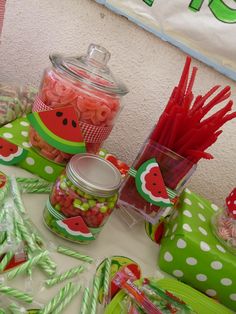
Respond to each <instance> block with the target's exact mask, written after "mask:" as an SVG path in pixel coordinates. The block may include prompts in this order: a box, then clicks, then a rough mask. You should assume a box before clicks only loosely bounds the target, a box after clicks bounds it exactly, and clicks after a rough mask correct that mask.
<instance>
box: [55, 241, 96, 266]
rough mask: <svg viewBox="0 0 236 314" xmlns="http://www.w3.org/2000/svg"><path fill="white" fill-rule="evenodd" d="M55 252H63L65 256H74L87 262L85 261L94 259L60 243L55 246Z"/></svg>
mask: <svg viewBox="0 0 236 314" xmlns="http://www.w3.org/2000/svg"><path fill="white" fill-rule="evenodd" d="M57 252H58V253H61V254H64V255H67V256H70V257H73V258H76V259H78V260H80V261H83V262H87V263H93V261H94V259H93V258H92V257H90V256H88V255H83V254H80V253H79V252H77V251H74V250H71V249H69V248H67V247H64V246H61V245H59V246H58V247H57Z"/></svg>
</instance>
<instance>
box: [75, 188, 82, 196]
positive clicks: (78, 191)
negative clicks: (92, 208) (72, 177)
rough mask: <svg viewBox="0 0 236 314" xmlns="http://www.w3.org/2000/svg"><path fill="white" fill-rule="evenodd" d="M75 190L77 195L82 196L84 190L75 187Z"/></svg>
mask: <svg viewBox="0 0 236 314" xmlns="http://www.w3.org/2000/svg"><path fill="white" fill-rule="evenodd" d="M76 192H77V194H79V195H81V196H84V192H83V191H81V190H80V189H78V188H77V189H76Z"/></svg>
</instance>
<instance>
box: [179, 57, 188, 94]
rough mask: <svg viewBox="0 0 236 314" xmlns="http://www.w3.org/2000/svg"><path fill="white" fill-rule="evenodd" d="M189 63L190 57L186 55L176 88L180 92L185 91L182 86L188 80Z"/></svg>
mask: <svg viewBox="0 0 236 314" xmlns="http://www.w3.org/2000/svg"><path fill="white" fill-rule="evenodd" d="M190 64H191V58H190V57H189V56H187V58H186V61H185V65H184V69H183V72H182V75H181V77H180V80H179V84H178V90H179V91H180V94H182V93H185V89H184V88H185V86H186V83H187V80H188V75H189V68H190Z"/></svg>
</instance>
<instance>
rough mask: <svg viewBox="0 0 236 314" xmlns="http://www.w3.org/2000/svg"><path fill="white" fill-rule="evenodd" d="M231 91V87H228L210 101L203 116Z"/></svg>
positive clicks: (204, 108)
mask: <svg viewBox="0 0 236 314" xmlns="http://www.w3.org/2000/svg"><path fill="white" fill-rule="evenodd" d="M229 91H230V86H226V87H225V88H223V89H222V91H221V92H219V93H218V94H217V95H216V96H215V97H214V98H213V99H212V100H210V101H209V103H208V104H206V105H205V106H204V107H203V114H204V115H205V114H207V113H208V112H209V111H210V110H211V109H212V108H213V107H214V106H215V105H216V104H217V103H218V101H219V100H220V99H221V98H222V97H223V96H224V95H225V94H227V93H228V92H229Z"/></svg>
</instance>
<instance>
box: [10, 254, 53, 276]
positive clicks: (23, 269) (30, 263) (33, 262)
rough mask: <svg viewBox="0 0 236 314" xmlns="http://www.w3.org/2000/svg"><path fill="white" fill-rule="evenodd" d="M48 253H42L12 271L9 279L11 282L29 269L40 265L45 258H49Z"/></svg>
mask: <svg viewBox="0 0 236 314" xmlns="http://www.w3.org/2000/svg"><path fill="white" fill-rule="evenodd" d="M47 254H48V252H47V251H45V252H42V253H40V254H38V255H36V256H34V257H32V258H30V259H29V260H28V261H27V262H25V263H23V264H21V265H19V266H18V267H16V268H14V269H12V270H11V271H9V272H8V275H7V278H8V279H9V280H11V279H13V278H15V277H16V276H17V275H20V274H22V273H24V272H26V271H27V270H28V269H29V268H32V267H33V266H34V265H36V264H38V263H39V261H40V260H42V259H43V258H44V257H45V256H47Z"/></svg>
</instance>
